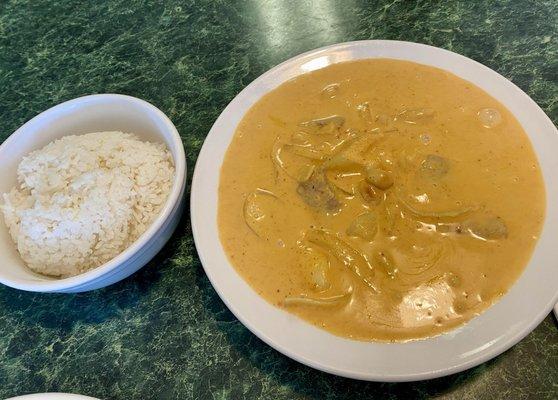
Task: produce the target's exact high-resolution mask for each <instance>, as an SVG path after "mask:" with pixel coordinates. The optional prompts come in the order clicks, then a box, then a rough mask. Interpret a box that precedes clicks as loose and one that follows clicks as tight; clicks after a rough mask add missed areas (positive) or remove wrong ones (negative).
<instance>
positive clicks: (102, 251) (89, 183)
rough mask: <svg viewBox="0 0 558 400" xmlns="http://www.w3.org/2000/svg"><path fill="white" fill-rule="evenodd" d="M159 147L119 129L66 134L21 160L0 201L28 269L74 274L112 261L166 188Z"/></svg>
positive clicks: (170, 171) (168, 173) (166, 159)
mask: <svg viewBox="0 0 558 400" xmlns="http://www.w3.org/2000/svg"><path fill="white" fill-rule="evenodd" d="M173 176H174V166H173V162H172V157H171V155H170V153H169V151H168V149H167V148H166V146H165V145H164V144H156V143H150V142H142V141H140V140H139V139H138V138H136V137H135V136H134V135H132V134H129V133H122V132H98V133H89V134H86V135H80V136H66V137H64V138H62V139H59V140H56V141H54V142H52V143H50V144H48V145H46V146H45V147H43V148H42V149H40V150H36V151H33V152H32V153H30V154H29V155H27V156H26V157H24V158H23V160H22V161H21V163H20V164H19V167H18V170H17V177H18V182H19V187H15V188H13V189H12V190H11V191H10V192H9V193H5V194H4V195H3V198H4V204H2V205H0V208H1V209H2V211H3V214H4V219H5V222H6V225H7V226H8V229H9V231H10V234H11V236H12V238H13V240H14V242H15V244H16V246H17V250H18V251H19V254H20V255H21V257H22V258H23V260H24V261H25V263H26V264H27V266H29V268H31V269H32V270H34V271H36V272H38V273H41V274H45V275H52V276H60V277H67V276H73V275H77V274H80V273H82V272H85V271H87V270H89V269H91V268H95V267H98V266H99V265H101V264H103V263H105V262H107V261H109V260H111V259H112V258H114V257H115V256H116V255H118V254H119V253H121V252H122V251H123V250H125V249H126V248H127V247H129V246H130V244H132V242H134V240H136V239H137V238H138V237H139V236H140V235H141V234H142V233H143V232H144V231H145V230H146V229H147V228H148V227H149V225H150V224H151V223H152V221H153V220H154V219H155V217H156V216H157V214H158V213H159V211H160V210H161V208H162V206H163V205H164V203H165V201H166V200H167V197H168V194H169V192H170V189H171V186H172V180H173Z"/></svg>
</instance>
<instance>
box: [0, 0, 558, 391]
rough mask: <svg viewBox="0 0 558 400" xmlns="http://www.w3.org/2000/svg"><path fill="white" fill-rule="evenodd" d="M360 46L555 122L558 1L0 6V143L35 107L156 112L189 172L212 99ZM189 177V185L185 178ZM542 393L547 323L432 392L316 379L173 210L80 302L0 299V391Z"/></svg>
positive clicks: (556, 357)
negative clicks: (225, 291)
mask: <svg viewBox="0 0 558 400" xmlns="http://www.w3.org/2000/svg"><path fill="white" fill-rule="evenodd" d="M358 39H397V40H409V41H414V42H421V43H427V44H432V45H434V46H439V47H443V48H446V49H449V50H453V51H455V52H458V53H461V54H463V55H465V56H468V57H471V58H473V59H475V60H477V61H479V62H481V63H483V64H485V65H488V66H489V67H491V68H493V69H494V70H496V71H498V72H499V73H501V74H502V75H504V76H506V77H507V78H509V79H511V80H512V81H513V82H514V83H516V84H517V85H518V86H519V87H521V88H522V89H523V90H524V91H526V92H527V93H528V94H529V95H530V96H531V97H532V98H533V99H534V100H535V101H536V102H537V103H538V104H539V105H540V106H541V107H542V108H543V110H545V112H546V113H547V114H548V115H549V116H550V118H551V119H552V120H553V121H554V123H556V122H557V121H558V2H557V1H556V0H544V1H543V0H539V1H536V2H534V1H523V0H518V1H511V0H501V1H491V0H484V1H465V0H464V1H455V0H447V1H443V2H442V1H435V2H428V1H416V2H414V1H398V0H391V1H389V2H386V3H382V2H366V1H357V0H344V1H335V0H315V1H310V0H304V1H300V0H299V1H297V0H293V1H280V0H268V1H265V0H244V1H240V0H239V1H237V0H200V1H194V0H189V1H152V0H132V1H130V0H108V1H99V2H94V1H88V0H81V1H71V0H53V1H44V0H4V1H1V2H0V88H1V89H0V123H1V124H0V141H1V140H3V139H5V138H6V137H7V136H8V135H10V134H11V133H12V132H13V131H14V130H15V129H17V128H18V127H19V126H20V125H21V124H23V123H24V122H25V121H27V120H29V119H30V118H32V117H33V116H34V115H36V114H37V113H39V112H41V111H43V110H45V109H47V108H49V107H51V106H53V105H55V104H57V103H60V102H62V101H65V100H69V99H72V98H74V97H77V96H81V95H86V94H92V93H124V94H129V95H133V96H137V97H140V98H143V99H145V100H147V101H149V102H151V103H153V104H155V105H156V106H157V107H159V108H160V109H161V110H162V111H163V112H165V113H166V114H167V115H168V116H169V117H170V119H171V120H172V121H173V122H174V123H175V125H176V127H177V128H178V130H179V132H180V133H181V136H182V139H183V141H184V146H185V148H186V153H187V157H188V165H189V166H190V169H189V171H188V175H189V177H190V178H191V175H192V167H193V166H194V163H195V161H196V156H197V154H198V152H199V150H200V147H201V145H202V142H203V140H204V138H205V135H206V134H207V132H208V131H209V129H210V127H211V125H212V123H213V121H214V120H215V119H216V118H217V116H218V115H219V113H220V112H221V110H222V109H223V108H224V107H225V105H226V104H227V103H228V102H229V101H230V100H231V99H232V98H233V97H234V96H235V95H236V94H237V93H238V92H239V91H240V90H241V89H242V88H243V87H244V86H246V85H247V84H248V83H249V82H250V81H252V80H253V79H254V78H255V77H257V76H258V75H260V74H261V73H263V72H264V71H266V70H267V69H269V68H271V67H272V66H274V65H276V64H278V63H279V62H281V61H283V60H285V59H287V58H290V57H291V56H294V55H296V54H299V53H301V52H304V51H307V50H310V49H313V48H316V47H320V46H324V45H328V44H332V43H337V42H343V41H349V40H358ZM189 181H190V179H189ZM46 391H61V392H74V393H81V394H85V395H89V396H94V397H98V398H104V399H167V398H173V399H185V398H196V399H241V398H245V399H353V398H389V399H397V398H402V399H410V398H418V399H427V398H439V399H460V400H465V399H491V400H496V399H545V398H548V399H551V398H556V397H558V330H557V326H556V321H555V319H554V318H553V317H551V316H548V317H547V318H546V319H545V320H544V322H543V323H542V324H541V325H540V326H539V327H538V328H537V329H535V331H534V332H532V333H531V334H530V335H529V336H528V337H527V338H525V339H524V340H523V341H522V342H520V343H519V344H518V345H516V346H515V347H513V348H512V349H511V350H509V351H507V352H506V353H504V354H502V355H501V356H499V357H497V358H496V359H494V360H492V361H490V362H488V363H485V364H483V365H481V366H479V367H477V368H474V369H472V370H469V371H466V372H463V373H460V374H456V375H453V376H449V377H446V378H440V379H435V380H432V381H426V382H418V383H405V384H385V383H365V382H359V381H354V380H350V379H344V378H339V377H335V376H331V375H328V374H325V373H322V372H318V371H315V370H313V369H310V368H308V367H305V366H303V365H300V364H298V363H296V362H294V361H292V360H290V359H288V358H287V357H285V356H283V355H281V354H279V353H278V352H276V351H275V350H273V349H272V348H270V347H268V346H267V345H265V344H264V343H263V342H261V341H260V340H259V339H257V338H256V337H255V336H254V335H253V334H251V333H250V332H249V331H248V330H247V329H246V328H244V327H243V326H242V325H241V324H240V323H239V322H238V321H237V320H236V319H235V317H234V316H233V315H232V314H231V313H230V312H229V311H228V309H227V308H226V307H225V305H224V304H223V303H222V301H221V300H220V299H219V297H218V296H217V294H216V293H215V291H214V290H213V288H212V287H211V285H210V283H209V281H208V279H207V277H206V276H205V273H204V272H203V269H202V266H201V264H200V261H199V259H198V257H197V253H196V249H195V247H194V242H193V239H192V234H191V229H190V224H189V219H188V215H185V216H184V218H183V219H182V222H181V224H180V225H179V227H178V229H177V231H176V233H175V235H174V236H173V237H172V239H171V240H170V242H169V243H168V244H167V245H166V246H165V248H164V249H163V250H162V252H161V253H160V254H159V255H158V256H156V257H155V259H154V260H153V261H151V262H150V263H149V264H148V265H147V266H146V267H145V268H144V269H143V270H141V271H140V272H138V273H136V274H135V275H134V276H133V277H131V278H129V279H127V280H125V281H123V282H120V283H118V284H116V285H114V286H112V287H109V288H106V289H103V290H98V291H94V292H90V293H83V294H77V295H45V294H32V293H25V292H21V291H16V290H12V289H9V288H6V287H2V288H0V398H6V397H11V396H15V395H21V394H26V393H34V392H46Z"/></svg>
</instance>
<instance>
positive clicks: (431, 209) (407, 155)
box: [218, 59, 545, 341]
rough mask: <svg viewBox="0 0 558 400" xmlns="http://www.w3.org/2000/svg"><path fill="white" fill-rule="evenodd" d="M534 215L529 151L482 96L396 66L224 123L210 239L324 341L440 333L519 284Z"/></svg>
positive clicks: (272, 102) (424, 70) (348, 68)
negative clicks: (229, 128) (325, 335)
mask: <svg viewBox="0 0 558 400" xmlns="http://www.w3.org/2000/svg"><path fill="white" fill-rule="evenodd" d="M544 212H545V192H544V184H543V181H542V177H541V173H540V171H539V165H538V162H537V159H536V156H535V154H534V152H533V149H532V147H531V144H530V142H529V139H528V138H527V135H526V134H525V132H524V131H523V130H522V128H521V126H520V124H519V123H518V122H517V120H516V119H515V118H514V117H513V115H511V114H510V112H509V111H508V110H507V109H506V108H504V107H503V106H502V104H500V103H499V102H498V101H496V100H495V99H493V98H492V97H490V96H489V95H488V94H487V93H485V92H484V91H482V90H481V89H479V88H478V87H476V86H474V85H473V84H471V83H469V82H467V81H464V80H462V79H460V78H458V77H457V76H455V75H453V74H451V73H448V72H445V71H443V70H440V69H437V68H433V67H428V66H424V65H419V64H415V63H411V62H406V61H396V60H388V59H377V60H363V61H354V62H347V63H341V64H336V65H333V66H329V67H327V68H324V69H321V70H318V71H314V72H311V73H308V74H305V75H302V76H300V77H298V78H296V79H293V80H291V81H288V82H286V83H285V84H283V85H281V86H279V87H278V88H277V89H275V90H273V91H272V92H270V93H269V94H267V95H266V96H265V97H263V98H262V99H261V100H260V101H258V102H257V103H256V104H255V105H254V106H253V107H252V108H251V109H250V110H249V111H248V113H247V114H246V115H245V117H244V118H243V120H242V121H241V123H240V124H239V126H238V128H237V131H236V134H235V136H234V139H233V140H232V143H231V144H230V147H229V149H228V151H227V154H226V156H225V161H224V163H223V165H222V169H221V177H220V187H219V216H218V222H219V229H220V236H221V242H222V245H223V247H224V249H225V251H226V253H227V255H228V257H229V259H230V261H231V263H232V264H233V265H234V266H235V268H236V269H237V270H238V272H239V273H240V274H241V276H242V277H243V278H244V279H245V280H246V281H248V282H249V283H250V285H251V286H252V287H253V288H254V290H256V291H257V292H258V293H259V294H260V295H261V296H263V297H264V298H265V299H266V300H268V301H269V302H271V303H273V304H274V305H276V306H277V307H280V308H282V309H285V310H287V311H288V312H291V313H294V314H296V315H298V316H299V317H301V318H303V319H304V320H306V321H308V322H310V323H312V324H314V325H316V326H318V327H320V328H323V329H326V330H328V331H330V332H332V333H334V334H336V335H340V336H345V337H349V338H354V339H358V340H379V341H398V340H409V339H416V338H422V337H427V336H433V335H436V334H439V333H442V332H444V331H448V330H450V329H452V328H454V327H456V326H458V325H460V324H463V323H464V322H466V321H467V320H469V319H471V318H472V317H474V316H475V315H478V314H479V313H480V312H482V311H483V310H485V309H486V308H487V307H489V306H490V305H491V304H492V303H494V301H496V300H497V299H498V298H499V297H501V296H502V295H503V294H504V293H505V292H506V291H507V290H508V289H509V288H510V286H511V285H512V284H513V283H514V282H515V281H516V279H517V278H518V277H519V275H520V274H521V272H522V270H523V269H524V267H525V265H526V264H527V262H528V260H529V257H530V255H531V253H532V251H533V248H534V246H535V243H536V241H537V238H538V235H539V233H540V231H541V226H542V223H543V220H544Z"/></svg>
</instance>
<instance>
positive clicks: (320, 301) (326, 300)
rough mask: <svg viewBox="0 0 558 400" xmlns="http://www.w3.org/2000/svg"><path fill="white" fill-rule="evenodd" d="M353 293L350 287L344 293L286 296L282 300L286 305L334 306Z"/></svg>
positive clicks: (344, 300) (347, 298)
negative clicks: (321, 295)
mask: <svg viewBox="0 0 558 400" xmlns="http://www.w3.org/2000/svg"><path fill="white" fill-rule="evenodd" d="M352 294H353V291H352V288H350V289H349V290H348V291H347V292H346V293H343V294H338V295H334V296H327V297H310V296H307V295H305V294H301V295H299V296H288V297H286V298H285V300H283V304H284V305H286V306H335V305H338V304H341V303H344V302H346V301H348V300H349V299H350V298H351V296H352Z"/></svg>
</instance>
